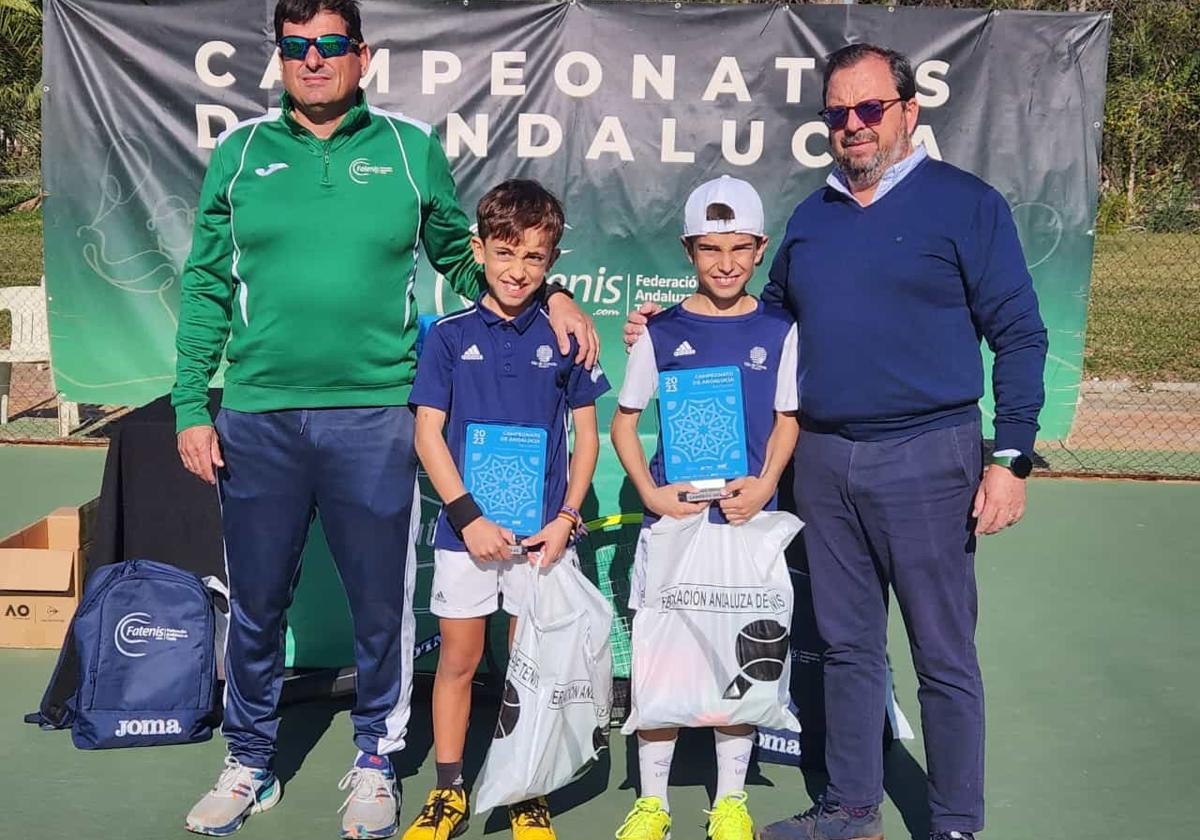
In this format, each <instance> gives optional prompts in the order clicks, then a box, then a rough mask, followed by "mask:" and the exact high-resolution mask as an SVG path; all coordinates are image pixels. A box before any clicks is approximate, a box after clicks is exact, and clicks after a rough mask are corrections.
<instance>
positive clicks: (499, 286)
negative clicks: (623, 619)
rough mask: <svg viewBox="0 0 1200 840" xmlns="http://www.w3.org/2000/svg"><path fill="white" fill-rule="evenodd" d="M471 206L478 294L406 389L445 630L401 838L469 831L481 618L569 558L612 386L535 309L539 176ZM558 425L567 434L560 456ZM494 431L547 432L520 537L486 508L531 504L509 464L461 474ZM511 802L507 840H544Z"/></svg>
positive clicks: (544, 236) (519, 598)
mask: <svg viewBox="0 0 1200 840" xmlns="http://www.w3.org/2000/svg"><path fill="white" fill-rule="evenodd" d="M477 215H478V232H477V235H476V236H475V237H474V238H473V239H472V242H471V245H472V248H473V249H474V252H475V259H476V261H477V262H479V263H480V264H481V265H482V266H483V269H484V274H485V277H486V281H487V292H485V293H484V294H483V295H482V296H481V297H480V298H479V300H478V301H477V302H476V303H475V305H474V306H472V307H469V308H468V309H465V310H463V311H462V312H458V313H455V314H453V315H448V316H446V317H445V318H442V319H440V320H439V321H437V322H436V323H435V324H434V325H433V327H432V328H431V329H430V331H429V334H428V336H427V337H426V339H425V346H424V349H423V351H422V355H421V361H420V365H419V366H418V369H417V378H416V383H415V384H414V386H413V391H412V396H411V398H410V402H411V403H412V405H413V406H415V407H416V412H417V419H416V447H417V454H418V455H419V456H420V458H421V463H422V464H423V465H424V467H425V470H426V472H427V473H428V474H429V478H430V481H431V482H432V483H433V486H434V488H435V489H436V490H437V493H438V495H439V496H440V497H441V498H442V500H443V502H444V506H443V508H442V513H441V515H440V517H439V518H438V524H437V533H436V536H435V538H434V548H435V552H434V563H435V567H434V577H433V586H432V594H431V603H430V610H431V611H432V612H433V614H434V615H437V616H438V617H439V618H440V620H441V621H440V628H441V634H442V646H441V652H440V656H439V660H438V670H437V675H436V677H435V679H434V685H433V734H434V751H435V754H436V760H437V784H436V787H435V788H434V790H433V791H432V792H431V793H430V794H429V797H428V799H427V800H426V803H425V806H424V808H422V810H421V813H420V814H419V815H418V816H417V818H416V820H415V821H414V822H413V824H412V826H411V827H410V828H409V829H408V831H407V832H405V834H404V840H446V838H449V837H456V836H458V835H459V834H461V833H462V832H463V831H464V830H465V829H466V822H467V795H466V791H465V790H464V785H463V777H462V758H463V745H464V742H465V739H466V733H467V720H468V716H469V714H470V708H471V680H472V678H473V676H474V674H475V669H476V667H477V666H478V665H479V660H480V657H481V656H482V652H483V644H484V629H485V625H486V620H487V616H489V615H491V614H492V613H493V612H495V611H496V610H497V609H498V608H500V609H503V610H504V611H505V612H507V613H508V614H509V615H510V616H511V617H512V618H511V619H510V630H509V636H510V639H511V635H512V629H513V628H514V626H515V622H516V615H517V614H518V613H519V612H520V608H521V606H522V604H523V603H524V602H525V600H526V597H527V595H528V592H527V590H528V586H529V583H530V582H531V580H532V574H531V570H530V569H529V567H528V566H529V564H534V565H538V566H549V565H551V564H553V563H557V562H559V561H560V560H561V559H564V558H565V559H566V561H567V562H576V559H575V553H574V549H573V548H571V547H570V546H571V543H572V542H573V537H574V536H575V534H576V533H577V532H578V531H579V529H580V527H581V524H582V522H581V519H580V515H579V508H580V507H581V506H582V505H583V499H584V496H585V495H586V493H587V489H588V487H589V485H590V484H591V480H592V474H593V472H594V471H595V468H596V458H597V455H598V453H599V446H600V445H599V434H598V431H597V426H596V408H595V401H596V398H597V397H598V396H600V395H601V394H603V393H604V392H606V391H607V390H608V388H609V385H608V380H607V379H606V378H605V377H604V373H603V371H601V370H600V367H599V366H598V365H597V366H595V367H593V368H592V370H591V371H590V372H589V371H588V370H586V369H585V368H584V367H583V365H581V364H576V363H575V362H574V361H573V360H574V352H575V351H574V349H572V351H571V353H570V354H568V355H564V354H562V353H560V352H559V351H558V348H557V341H556V339H555V336H554V332H553V330H552V329H551V328H550V323H549V319H548V317H547V315H546V311H545V309H544V307H543V305H542V301H541V294H540V292H541V288H542V285H543V282H544V279H545V276H546V274H547V272H548V271H549V270H550V267H551V265H553V263H554V260H555V258H556V257H557V256H558V241H559V239H560V238H561V236H562V232H563V228H564V227H565V220H564V217H563V211H562V207H561V206H560V205H559V202H558V200H557V199H556V198H555V197H554V196H553V195H551V194H550V193H549V192H548V191H547V190H546V189H545V188H543V187H542V186H541V185H540V184H538V183H537V182H535V181H527V180H515V179H514V180H509V181H505V182H504V183H503V184H500V185H499V186H498V187H495V188H494V189H492V190H491V191H489V192H488V193H487V195H485V196H484V197H483V199H482V200H481V201H480V202H479V209H478V214H477ZM568 422H570V423H573V424H574V429H575V439H574V451H573V453H571V454H570V455H569V457H568V444H569V442H568V439H567V430H568ZM484 426H486V428H483V427H484ZM498 429H499V432H498V431H497V430H498ZM481 433H482V434H481ZM497 434H505V435H508V436H510V437H513V438H514V439H520V440H523V441H526V442H528V441H535V442H536V441H539V440H544V450H537V451H535V452H534V455H533V456H532V460H530V461H529V463H539V464H540V466H539V467H538V469H539V470H542V471H544V481H543V486H542V487H541V490H542V499H543V503H542V507H541V510H539V511H536V513H535V514H534V518H535V524H534V525H533V526H532V527H531V528H530V529H529V530H528V532H525V533H516V534H514V533H513V529H512V528H510V527H505V526H504V525H502V524H501V523H499V522H496V521H494V519H493V518H489V517H488V516H485V514H484V512H485V511H490V512H491V513H492V514H493V516H495V518H504V519H505V520H506V521H510V522H512V521H518V519H517V518H511V519H510V518H509V517H510V516H511V517H517V515H518V510H517V509H518V508H520V510H521V511H523V512H527V511H528V509H529V505H530V504H531V503H530V501H529V500H530V499H531V498H536V495H537V494H536V493H531V491H530V490H529V488H528V487H525V486H522V487H519V488H518V487H517V486H516V485H515V484H514V483H512V482H511V481H510V479H511V476H512V473H513V470H514V469H515V467H512V465H511V462H509V465H508V466H506V467H505V468H504V469H501V470H499V471H494V475H493V474H492V473H488V475H489V476H491V478H489V479H488V480H487V481H485V482H481V483H480V484H478V485H476V486H479V487H483V486H488V487H489V491H488V497H487V498H484V495H485V493H484V492H483V491H481V492H480V496H481V498H479V499H476V498H475V497H474V496H473V495H472V494H471V493H470V492H468V490H467V487H468V483H470V482H469V480H468V475H467V470H472V471H474V470H480V473H478V474H479V475H482V474H483V470H484V469H485V468H484V467H482V466H481V464H483V463H484V462H486V461H487V460H488V459H489V458H490V457H492V456H491V455H489V454H487V453H486V450H484V449H482V448H481V447H482V446H483V445H484V444H485V443H486V441H488V440H489V436H492V438H493V439H494V438H495V437H496V436H497ZM535 447H536V443H535ZM468 450H470V451H471V453H472V455H471V458H470V460H468V458H467V457H466V452H467V451H468ZM477 456H478V459H477ZM568 460H569V464H568ZM535 475H536V473H535ZM493 479H494V480H493ZM500 485H504V486H500ZM533 504H534V506H535V507H536V503H533ZM502 513H503V516H502V515H501V514H502ZM527 520H528V517H526V520H525V521H527ZM521 551H527V552H528V553H527V554H520V553H519V552H521ZM509 811H510V821H511V824H512V830H513V836H514V838H515V840H553V838H554V831H553V829H552V828H551V827H550V812H549V809H548V807H547V805H546V801H545V799H544V798H541V797H539V798H538V799H535V800H530V801H529V802H524V803H521V804H519V805H515V806H512V807H511V808H510V809H509Z"/></svg>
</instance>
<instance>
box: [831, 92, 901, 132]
mask: <svg viewBox="0 0 1200 840" xmlns="http://www.w3.org/2000/svg"><path fill="white" fill-rule="evenodd" d="M905 101H907V100H905V99H904V97H901V96H898V97H896V98H895V99H864V100H863V101H862V102H859V103H857V104H854V105H850V106H846V105H835V106H834V107H832V108H822V109H821V110H820V111H817V115H818V116H820V117H821V119H823V120H824V121H825V125H827V126H829V130H830V131H837V130H838V129H841V128H845V127H846V121H847V120H849V119H850V111H851V110H853V111H854V113H856V114H858V118H859V119H860V120H862V123H863V125H879V124H880V123H881V122H883V112H884V111H886V110H887V109H888V108H890V107H891V106H892V105H895V104H896V103H897V102H905Z"/></svg>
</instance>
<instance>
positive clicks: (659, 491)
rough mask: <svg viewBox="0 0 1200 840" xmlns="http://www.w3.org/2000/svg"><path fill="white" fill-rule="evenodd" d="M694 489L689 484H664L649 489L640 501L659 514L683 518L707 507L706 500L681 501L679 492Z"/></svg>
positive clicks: (687, 491) (689, 491)
mask: <svg viewBox="0 0 1200 840" xmlns="http://www.w3.org/2000/svg"><path fill="white" fill-rule="evenodd" d="M695 490H696V488H695V487H693V486H692V485H690V484H687V483H681V484H664V485H663V486H662V487H656V488H654V489H653V490H651V491H650V493H649V496H648V497H647V498H645V499H642V502H643V503H644V504H645V505H646V507H648V508H650V510H651V511H653V512H654V513H657V514H658V515H659V516H670V517H671V518H672V519H683V518H684V517H687V516H694V515H696V514H697V513H700V511H702V510H704V509H705V508H707V507H708V502H681V501H679V494H680V493H691V492H694V491H695Z"/></svg>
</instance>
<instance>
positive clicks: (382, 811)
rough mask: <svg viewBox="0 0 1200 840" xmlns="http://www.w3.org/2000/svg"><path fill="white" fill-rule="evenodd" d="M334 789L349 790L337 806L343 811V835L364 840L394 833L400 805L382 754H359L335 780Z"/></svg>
mask: <svg viewBox="0 0 1200 840" xmlns="http://www.w3.org/2000/svg"><path fill="white" fill-rule="evenodd" d="M338 790H349V791H350V793H349V794H347V796H346V801H345V802H343V803H342V807H341V808H339V809H338V810H339V811H344V812H345V813H343V814H342V836H343V837H348V838H355V840H364V838H381V837H391V836H392V835H393V834H395V833H396V831H397V830H398V828H399V823H398V821H397V818H396V814H397V812H398V811H399V810H400V804H399V802H398V801H397V797H396V775H395V773H393V772H392V764H391V762H390V761H388V759H387V757H386V756H378V755H367V754H365V753H364V754H359V757H358V760H357V761H355V762H354V766H353V767H351V768H350V772H349V773H347V774H346V775H345V776H343V777H342V780H341V781H340V782H338Z"/></svg>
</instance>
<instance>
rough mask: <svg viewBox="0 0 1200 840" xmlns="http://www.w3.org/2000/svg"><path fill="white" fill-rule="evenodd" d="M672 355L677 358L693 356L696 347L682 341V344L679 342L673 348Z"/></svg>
mask: <svg viewBox="0 0 1200 840" xmlns="http://www.w3.org/2000/svg"><path fill="white" fill-rule="evenodd" d="M674 355H675V357H676V358H679V357H680V356H695V355H696V348H695V347H693V346H692V345H691V344H689V343H688V342H686V341H684V342H683V343H682V344H680V345H679V346H678V347H676V348H675V353H674Z"/></svg>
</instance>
